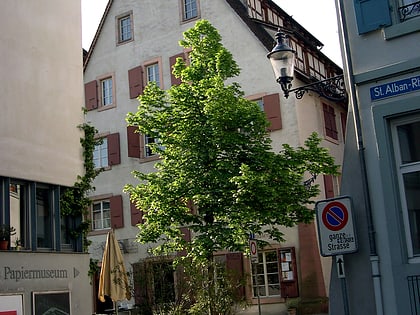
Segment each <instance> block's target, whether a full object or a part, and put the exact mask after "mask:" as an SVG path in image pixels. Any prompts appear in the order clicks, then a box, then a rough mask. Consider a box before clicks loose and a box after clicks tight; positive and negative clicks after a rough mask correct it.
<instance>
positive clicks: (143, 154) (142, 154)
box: [139, 133, 146, 159]
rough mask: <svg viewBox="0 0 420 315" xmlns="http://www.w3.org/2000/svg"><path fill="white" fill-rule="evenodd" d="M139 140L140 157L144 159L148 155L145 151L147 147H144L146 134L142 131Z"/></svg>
mask: <svg viewBox="0 0 420 315" xmlns="http://www.w3.org/2000/svg"><path fill="white" fill-rule="evenodd" d="M139 139H140V140H139V141H140V151H139V152H140V153H139V154H140V158H141V159H144V158H145V157H146V153H145V149H144V146H145V143H144V134H142V133H140V134H139Z"/></svg>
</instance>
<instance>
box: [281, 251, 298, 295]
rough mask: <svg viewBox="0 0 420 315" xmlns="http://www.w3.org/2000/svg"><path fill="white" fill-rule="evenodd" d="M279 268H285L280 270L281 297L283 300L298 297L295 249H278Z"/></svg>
mask: <svg viewBox="0 0 420 315" xmlns="http://www.w3.org/2000/svg"><path fill="white" fill-rule="evenodd" d="M279 258H280V263H279V265H280V267H283V266H284V267H286V266H287V270H283V269H281V268H280V269H281V274H280V289H281V296H282V297H284V298H286V299H287V298H293V297H298V296H299V287H298V279H297V268H296V267H297V265H296V254H295V248H294V247H289V248H280V249H279Z"/></svg>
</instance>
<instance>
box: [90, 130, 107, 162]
mask: <svg viewBox="0 0 420 315" xmlns="http://www.w3.org/2000/svg"><path fill="white" fill-rule="evenodd" d="M93 163H94V164H95V168H101V167H108V166H109V163H108V139H107V138H106V137H104V138H102V139H101V141H100V143H98V144H96V145H95V149H94V151H93Z"/></svg>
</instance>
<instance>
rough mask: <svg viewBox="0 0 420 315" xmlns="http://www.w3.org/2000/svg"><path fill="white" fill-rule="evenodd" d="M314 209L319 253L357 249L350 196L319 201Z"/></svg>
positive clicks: (339, 253)
mask: <svg viewBox="0 0 420 315" xmlns="http://www.w3.org/2000/svg"><path fill="white" fill-rule="evenodd" d="M315 209H316V216H317V225H318V235H319V243H320V251H321V255H322V256H334V255H341V254H348V253H354V252H355V251H357V240H356V234H355V231H354V225H353V215H352V208H351V199H350V197H340V198H335V199H328V200H322V201H319V202H317V203H316V205H315Z"/></svg>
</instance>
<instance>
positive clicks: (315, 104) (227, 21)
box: [84, 0, 346, 291]
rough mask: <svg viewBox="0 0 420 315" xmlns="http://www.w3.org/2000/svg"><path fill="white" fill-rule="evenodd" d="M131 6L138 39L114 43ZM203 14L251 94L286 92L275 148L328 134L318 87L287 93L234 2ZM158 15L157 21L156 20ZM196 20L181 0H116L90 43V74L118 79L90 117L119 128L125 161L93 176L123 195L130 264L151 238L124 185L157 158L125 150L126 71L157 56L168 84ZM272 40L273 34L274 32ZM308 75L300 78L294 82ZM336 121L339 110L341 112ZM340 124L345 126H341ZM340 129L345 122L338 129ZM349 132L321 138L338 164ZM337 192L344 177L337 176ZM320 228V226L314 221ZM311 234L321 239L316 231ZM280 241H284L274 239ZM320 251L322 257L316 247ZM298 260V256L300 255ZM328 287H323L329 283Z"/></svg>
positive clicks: (204, 4) (203, 4) (99, 238)
mask: <svg viewBox="0 0 420 315" xmlns="http://www.w3.org/2000/svg"><path fill="white" fill-rule="evenodd" d="M128 12H132V15H133V28H134V40H133V41H131V42H128V43H125V44H122V45H118V44H116V18H115V17H116V16H121V15H122V14H125V13H128ZM200 12H201V18H203V19H207V20H209V21H210V22H211V23H212V24H213V25H214V26H215V27H216V28H217V29H218V30H219V32H220V34H221V36H222V42H223V44H224V45H225V47H226V48H227V49H228V50H230V51H231V52H232V54H233V57H234V59H235V60H236V62H237V63H238V65H239V67H240V68H241V74H240V75H239V76H238V77H237V78H234V79H233V80H234V81H236V82H239V84H240V85H241V87H242V89H243V90H244V91H245V95H246V97H249V98H250V99H257V98H261V97H262V96H264V95H269V94H273V93H277V94H279V95H280V96H279V97H280V110H281V116H282V129H281V130H278V131H274V132H272V133H271V134H270V136H271V139H272V145H273V150H274V151H279V150H281V148H282V144H283V143H288V144H290V145H292V146H297V145H302V144H303V142H304V140H305V139H306V138H307V137H308V136H309V135H310V134H311V133H312V132H314V131H316V132H318V133H319V134H320V136H321V137H322V138H324V136H325V135H324V133H325V132H324V130H325V128H324V121H323V109H322V102H321V101H320V99H319V97H318V95H316V94H309V95H307V96H305V97H304V98H303V99H302V100H297V99H296V98H294V96H291V97H289V98H288V99H285V98H284V97H283V96H282V94H281V90H280V87H279V85H278V84H277V83H276V81H275V79H274V77H273V73H272V68H271V65H270V62H269V60H268V59H267V58H266V54H267V49H266V48H265V47H264V45H263V44H262V43H261V41H260V39H258V38H257V37H256V35H255V34H254V33H252V32H251V31H250V30H249V28H248V26H247V25H246V24H245V23H244V21H243V20H242V19H241V18H240V17H239V16H238V14H236V13H235V11H234V10H232V8H231V6H229V4H228V2H227V1H224V0H217V1H200ZM156 17H159V23H156ZM195 21H196V20H193V21H190V22H188V23H180V19H179V2H178V1H171V2H167V1H163V0H162V1H142V2H139V1H113V3H112V5H111V7H110V8H109V12H107V15H106V18H105V19H104V20H103V25H102V27H101V29H100V32H99V33H97V36H96V39H95V45H94V49H93V50H92V51H90V52H89V53H90V58H89V60H88V63H87V65H85V74H84V82H85V83H88V82H91V81H92V80H98V79H99V78H101V77H102V76H105V75H109V74H112V75H113V77H114V82H115V98H116V106H115V107H112V108H109V109H95V110H92V111H89V112H88V113H87V121H91V122H92V123H93V125H95V127H96V128H97V129H98V130H99V134H100V135H106V134H112V133H117V132H118V133H119V135H120V136H119V137H120V153H121V163H120V164H119V165H113V166H112V167H111V168H110V169H107V170H106V171H104V172H102V173H101V174H100V175H99V176H98V178H97V179H96V180H95V183H94V185H95V186H96V190H95V192H94V194H92V198H94V199H98V198H99V199H100V198H101V197H107V196H108V197H109V196H112V195H122V201H123V208H124V218H123V221H124V228H119V229H116V230H115V234H116V237H117V239H119V240H121V242H122V243H124V244H125V245H126V251H125V254H124V257H125V262H126V264H127V269H130V268H131V267H130V264H133V263H136V262H138V261H139V260H140V259H142V258H145V257H147V253H146V250H147V248H148V247H149V246H150V244H147V245H139V244H137V243H135V242H134V239H135V235H136V233H137V230H138V228H137V227H133V226H131V218H130V212H129V209H130V204H129V197H128V196H127V195H126V194H124V193H122V190H123V187H124V185H125V184H136V183H137V182H136V180H135V179H134V178H133V176H132V174H131V172H132V170H140V171H142V172H149V171H153V164H154V162H155V161H150V162H144V161H142V162H140V163H139V159H137V158H131V157H128V156H127V136H126V123H125V117H126V114H127V113H128V112H134V111H136V110H137V106H138V101H137V100H136V99H129V88H128V86H129V82H128V74H127V71H128V70H129V69H132V68H134V67H136V66H138V65H140V64H143V63H144V62H147V61H149V60H159V61H160V62H161V69H162V78H163V79H162V82H163V84H162V87H163V88H164V89H168V88H170V84H171V83H170V82H171V81H170V71H169V70H170V64H169V57H171V56H173V55H175V54H178V53H180V52H182V48H181V47H180V46H179V45H178V41H179V40H180V39H182V32H183V31H185V30H187V29H189V28H191V27H193V26H194V24H195ZM273 43H274V40H273ZM303 84H304V83H303V82H301V81H300V80H298V79H296V80H295V81H294V85H295V86H298V85H303ZM323 102H325V103H327V104H330V105H331V106H334V107H335V108H336V110H337V113H338V111H340V110H341V111H343V112H346V110H345V109H342V108H341V107H340V106H339V105H337V104H334V103H331V102H329V101H327V100H324V101H323ZM337 124H338V125H339V118H338V116H337ZM340 128H341V127H340ZM340 130H341V129H340ZM343 143H344V139H343V136H342V133H341V131H340V138H339V140H338V141H331V139H325V140H323V143H322V144H323V145H325V146H327V147H328V148H329V149H330V150H331V154H332V155H334V156H335V157H336V162H337V164H340V161H341V159H342V148H343ZM317 183H318V184H320V188H321V194H320V197H319V198H320V199H323V198H324V197H325V192H324V185H323V180H322V178H318V179H317ZM336 193H337V194H338V181H337V183H336ZM312 228H314V226H312ZM284 231H285V238H286V241H285V242H284V243H282V244H281V246H282V247H289V246H292V247H295V248H296V253H297V255H298V254H299V248H300V241H299V233H298V229H297V228H287V229H284ZM106 232H107V231H106V230H105V231H102V232H100V231H95V232H92V233H91V234H90V239H91V240H92V244H91V246H90V248H89V252H90V254H91V257H92V258H95V259H99V260H100V259H101V257H102V252H103V245H104V243H105V238H106ZM312 241H314V242H315V246H316V239H313V240H312ZM276 246H280V244H276ZM316 259H319V255H317V257H316ZM321 261H322V265H321V268H322V270H323V271H327V272H326V273H325V274H323V275H321V278H322V281H321V282H323V285H325V284H326V285H328V283H329V274H328V270H329V268H330V259H329V258H324V259H322V260H321ZM298 265H299V266H300V262H299V260H298ZM324 291H326V290H325V288H324Z"/></svg>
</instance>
